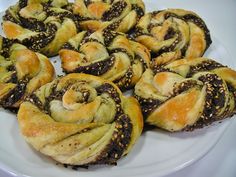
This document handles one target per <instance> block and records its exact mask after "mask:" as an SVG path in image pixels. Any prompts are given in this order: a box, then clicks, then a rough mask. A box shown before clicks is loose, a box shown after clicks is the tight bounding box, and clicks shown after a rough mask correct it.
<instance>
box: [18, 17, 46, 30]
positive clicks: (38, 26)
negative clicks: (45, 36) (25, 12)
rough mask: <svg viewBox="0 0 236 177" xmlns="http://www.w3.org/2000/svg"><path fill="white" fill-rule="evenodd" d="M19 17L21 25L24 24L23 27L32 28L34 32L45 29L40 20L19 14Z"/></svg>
mask: <svg viewBox="0 0 236 177" xmlns="http://www.w3.org/2000/svg"><path fill="white" fill-rule="evenodd" d="M19 19H20V21H21V25H22V26H24V27H25V28H27V29H29V30H34V31H36V32H40V31H45V30H46V26H45V24H44V23H43V22H42V21H39V20H37V19H34V18H24V17H21V16H19Z"/></svg>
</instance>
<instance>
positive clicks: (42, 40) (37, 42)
mask: <svg viewBox="0 0 236 177" xmlns="http://www.w3.org/2000/svg"><path fill="white" fill-rule="evenodd" d="M46 26H47V31H46V32H42V33H38V34H37V35H35V36H31V37H30V38H25V39H24V40H23V41H22V43H23V44H24V45H26V46H27V47H28V48H29V49H31V50H33V51H39V50H40V49H42V48H43V47H46V46H47V45H48V44H49V43H50V42H51V41H52V40H53V39H54V37H55V32H56V30H57V26H56V25H54V24H50V23H48V24H47V25H46Z"/></svg>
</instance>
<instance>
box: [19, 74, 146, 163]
mask: <svg viewBox="0 0 236 177" xmlns="http://www.w3.org/2000/svg"><path fill="white" fill-rule="evenodd" d="M17 117H18V121H19V125H20V130H21V132H22V135H23V136H24V138H25V139H26V141H27V142H28V143H29V144H31V145H32V146H33V147H34V148H35V149H36V150H38V151H40V152H41V153H43V154H45V155H48V156H50V157H52V158H53V159H55V160H56V161H58V162H60V163H63V164H69V165H92V164H114V163H116V161H117V160H118V159H119V158H121V157H122V156H124V155H126V154H127V153H128V152H129V151H130V150H131V148H132V146H133V145H134V144H135V142H136V141H137V139H138V137H139V136H140V134H141V132H142V128H143V122H142V114H141V110H140V107H139V105H138V103H137V101H136V100H135V99H134V98H126V97H124V96H123V95H122V93H121V91H120V90H119V89H118V87H117V86H116V85H115V84H113V83H112V82H109V81H105V80H103V79H101V78H98V77H96V76H92V75H87V74H75V73H74V74H68V75H66V76H64V77H62V78H60V79H57V80H54V81H53V82H51V83H49V84H46V85H44V86H42V87H41V88H40V89H38V90H37V91H36V92H34V94H32V95H31V96H30V97H29V98H28V99H27V101H25V102H24V103H22V104H21V107H20V109H19V112H18V115H17Z"/></svg>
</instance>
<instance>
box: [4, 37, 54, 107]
mask: <svg viewBox="0 0 236 177" xmlns="http://www.w3.org/2000/svg"><path fill="white" fill-rule="evenodd" d="M53 78H54V68H53V66H52V64H51V63H50V61H49V59H48V58H47V57H45V56H44V55H42V54H39V53H35V52H33V51H31V50H29V49H27V48H26V47H25V46H23V45H21V44H18V43H16V42H15V41H14V40H10V39H6V38H4V37H1V36H0V105H1V106H2V107H4V108H9V109H12V110H14V109H17V108H18V107H19V105H20V104H21V103H22V101H23V99H24V98H25V97H26V96H27V95H29V94H31V93H32V92H33V91H35V90H36V89H37V88H39V87H40V86H42V85H44V84H46V83H48V82H51V81H52V80H53Z"/></svg>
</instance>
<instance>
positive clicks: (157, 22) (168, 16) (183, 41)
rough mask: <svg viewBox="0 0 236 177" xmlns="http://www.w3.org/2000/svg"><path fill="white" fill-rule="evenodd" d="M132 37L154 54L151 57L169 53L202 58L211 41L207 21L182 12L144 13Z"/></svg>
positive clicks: (178, 10) (183, 56)
mask: <svg viewBox="0 0 236 177" xmlns="http://www.w3.org/2000/svg"><path fill="white" fill-rule="evenodd" d="M131 36H132V37H133V38H134V39H135V40H136V41H138V42H140V43H142V44H143V45H145V46H146V47H147V48H148V49H150V50H151V51H152V58H155V57H158V56H160V55H161V54H163V53H168V52H177V53H178V52H180V53H181V57H182V58H197V57H201V56H202V55H203V54H204V52H205V51H206V50H207V48H208V47H209V46H210V44H211V42H212V41H211V37H210V32H209V30H208V28H207V26H206V24H205V23H204V21H203V20H202V19H201V18H200V17H199V16H198V15H197V14H195V13H194V12H191V11H186V10H183V9H167V10H161V11H154V12H152V13H147V14H145V15H144V16H143V17H142V18H141V19H140V21H139V22H138V24H137V26H136V28H135V30H133V32H132V33H131Z"/></svg>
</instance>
